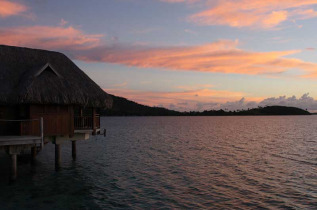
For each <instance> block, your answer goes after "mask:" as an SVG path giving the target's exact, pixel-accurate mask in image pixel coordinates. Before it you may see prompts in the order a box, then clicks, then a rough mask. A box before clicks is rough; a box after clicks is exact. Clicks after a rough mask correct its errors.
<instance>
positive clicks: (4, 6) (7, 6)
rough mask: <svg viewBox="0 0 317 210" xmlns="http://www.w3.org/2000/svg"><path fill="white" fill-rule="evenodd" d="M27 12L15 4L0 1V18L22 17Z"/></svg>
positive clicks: (23, 6) (3, 0)
mask: <svg viewBox="0 0 317 210" xmlns="http://www.w3.org/2000/svg"><path fill="white" fill-rule="evenodd" d="M27 10H28V7H27V6H25V5H23V4H21V3H17V2H13V1H7V0H0V18H6V17H10V16H15V15H22V14H24V13H25V12H26V11H27Z"/></svg>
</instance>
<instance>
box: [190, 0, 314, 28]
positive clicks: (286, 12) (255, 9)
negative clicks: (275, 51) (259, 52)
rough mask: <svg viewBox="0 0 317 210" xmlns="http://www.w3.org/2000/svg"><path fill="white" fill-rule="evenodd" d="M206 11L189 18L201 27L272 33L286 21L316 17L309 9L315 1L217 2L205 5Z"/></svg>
mask: <svg viewBox="0 0 317 210" xmlns="http://www.w3.org/2000/svg"><path fill="white" fill-rule="evenodd" d="M205 3H206V5H207V7H209V8H208V9H205V10H203V11H202V12H199V13H196V14H194V15H192V16H190V18H189V19H190V21H193V22H195V23H198V24H201V25H227V26H231V27H238V28H241V27H250V28H261V29H272V28H275V27H277V26H278V25H280V24H281V23H283V22H285V21H287V20H296V19H299V20H303V19H310V18H314V17H316V16H317V12H316V11H315V10H314V9H311V8H310V7H311V6H313V5H316V4H317V0H283V1H276V0H265V1H263V0H218V1H216V4H215V1H208V0H206V1H205Z"/></svg>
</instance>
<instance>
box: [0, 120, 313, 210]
mask: <svg viewBox="0 0 317 210" xmlns="http://www.w3.org/2000/svg"><path fill="white" fill-rule="evenodd" d="M102 127H106V128H107V137H106V138H104V137H103V136H96V137H92V138H91V139H90V140H89V141H81V142H78V144H77V153H78V158H77V160H76V161H72V159H71V143H66V144H64V145H62V155H63V156H62V160H63V162H62V170H61V171H59V172H55V170H54V145H52V144H49V145H47V146H46V147H45V148H44V150H43V151H42V152H41V153H40V154H39V155H38V156H37V160H36V165H35V166H31V164H30V163H29V162H28V161H27V160H21V159H20V160H19V165H18V170H19V171H18V180H17V182H16V183H14V184H13V185H9V184H8V182H7V180H8V176H9V174H8V170H7V169H8V168H9V159H8V157H7V156H6V155H5V154H4V153H3V154H2V153H1V156H0V157H1V159H0V170H1V182H0V208H1V209H34V208H36V209H39V208H43V209H44V208H45V209H145V208H152V209H159V208H162V209H172V208H182V209H206V208H215V209H216V208H218V209H223V208H236V209H254V208H264V209H276V208H288V209H314V208H316V206H317V116H274V117H259V116H256V117H107V118H102Z"/></svg>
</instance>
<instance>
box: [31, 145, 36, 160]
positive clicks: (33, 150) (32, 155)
mask: <svg viewBox="0 0 317 210" xmlns="http://www.w3.org/2000/svg"><path fill="white" fill-rule="evenodd" d="M35 158H36V147H32V148H31V162H32V163H34V162H35Z"/></svg>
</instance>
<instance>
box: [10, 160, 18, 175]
mask: <svg viewBox="0 0 317 210" xmlns="http://www.w3.org/2000/svg"><path fill="white" fill-rule="evenodd" d="M16 179H17V154H11V176H10V181H15V180H16Z"/></svg>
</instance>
